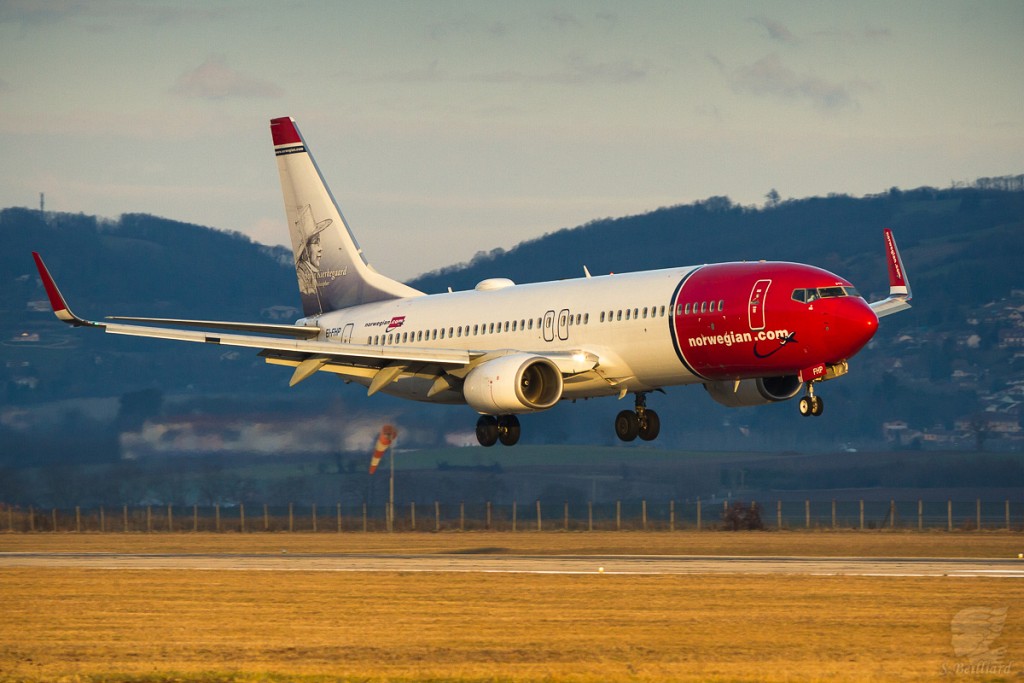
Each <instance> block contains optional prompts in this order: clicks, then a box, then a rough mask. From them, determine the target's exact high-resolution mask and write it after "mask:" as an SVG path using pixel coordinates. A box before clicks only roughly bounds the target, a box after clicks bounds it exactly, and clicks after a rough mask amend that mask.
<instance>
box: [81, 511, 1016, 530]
mask: <svg viewBox="0 0 1024 683" xmlns="http://www.w3.org/2000/svg"><path fill="white" fill-rule="evenodd" d="M1007 505H1009V503H1007ZM1007 510H1009V507H1007ZM1006 527H1007V528H1009V527H1010V525H1009V524H1007V525H1006ZM106 532H107V520H106V518H105V517H104V514H103V506H102V505H100V533H101V534H103V533H106Z"/></svg>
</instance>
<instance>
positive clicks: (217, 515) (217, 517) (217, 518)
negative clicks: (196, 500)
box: [213, 503, 220, 534]
mask: <svg viewBox="0 0 1024 683" xmlns="http://www.w3.org/2000/svg"><path fill="white" fill-rule="evenodd" d="M213 525H214V528H215V529H216V530H217V533H218V534H219V533H220V503H217V504H216V505H214V506H213Z"/></svg>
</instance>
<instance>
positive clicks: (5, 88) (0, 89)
mask: <svg viewBox="0 0 1024 683" xmlns="http://www.w3.org/2000/svg"><path fill="white" fill-rule="evenodd" d="M12 89H13V88H11V84H10V83H8V82H7V81H5V80H4V79H2V78H0V93H5V92H11V90H12Z"/></svg>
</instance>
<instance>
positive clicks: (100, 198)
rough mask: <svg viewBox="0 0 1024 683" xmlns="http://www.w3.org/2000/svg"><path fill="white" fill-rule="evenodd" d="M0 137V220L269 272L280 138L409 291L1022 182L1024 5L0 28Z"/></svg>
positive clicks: (279, 239) (51, 15)
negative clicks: (294, 138)
mask: <svg viewBox="0 0 1024 683" xmlns="http://www.w3.org/2000/svg"><path fill="white" fill-rule="evenodd" d="M0 114H2V115H0V159H2V161H3V163H2V164H0V207H8V206H30V207H38V205H39V193H40V192H44V193H45V197H46V208H47V209H48V210H53V211H66V212H72V213H79V212H81V213H86V214H96V215H99V216H104V217H109V218H116V217H117V216H119V215H120V214H122V213H131V212H142V213H151V214H155V215H159V216H164V217H167V218H171V219H175V220H180V221H187V222H190V223H197V224H200V225H208V226H211V227H216V228H220V229H225V230H234V231H238V232H241V233H243V234H246V235H248V236H250V237H252V238H253V239H254V240H256V241H259V242H262V243H266V244H286V243H287V239H288V238H287V231H286V225H285V216H284V207H283V203H282V200H281V194H280V189H279V184H278V177H277V166H276V162H275V160H274V156H273V150H272V146H271V139H270V133H269V120H270V119H271V118H275V117H278V116H292V117H294V118H295V120H296V122H297V123H298V126H299V128H300V130H301V131H302V133H303V135H304V137H305V138H306V142H307V143H308V145H309V147H310V149H311V151H312V152H313V155H314V157H315V158H316V160H317V164H318V165H319V167H320V170H321V172H322V173H323V175H324V177H325V178H326V179H327V182H328V184H329V185H330V187H331V189H332V191H333V193H334V196H335V197H336V199H337V200H338V202H339V204H340V205H341V209H342V212H343V214H344V215H345V217H346V219H347V221H348V222H349V224H350V226H351V228H352V230H353V232H354V233H355V235H356V237H357V239H358V241H359V243H360V246H361V247H362V248H363V250H364V253H365V254H366V255H367V257H368V259H369V261H370V262H371V264H373V265H374V267H375V268H376V269H377V270H379V271H381V272H383V273H385V274H387V275H390V276H392V277H396V278H398V279H409V278H412V277H414V276H416V275H417V274H420V273H423V272H427V271H430V270H434V269H437V268H440V267H443V266H446V265H451V264H455V263H459V262H463V261H467V260H469V259H471V258H472V257H473V256H474V255H475V254H476V253H478V252H481V251H484V252H486V251H491V250H492V249H495V248H498V247H501V248H506V249H507V248H509V247H512V246H514V245H515V244H517V243H519V242H521V241H524V240H527V239H532V238H536V237H539V236H541V235H543V234H545V233H549V232H554V231H556V230H559V229H561V228H566V227H575V226H577V225H581V224H584V223H587V222H589V221H591V220H595V219H600V218H606V217H619V216H626V215H634V214H638V213H645V212H647V211H651V210H654V209H657V208H659V207H664V206H672V205H677V204H686V203H690V202H693V201H697V200H701V199H705V198H707V197H710V196H722V195H724V196H728V197H730V198H731V199H732V200H733V201H735V202H738V203H740V204H744V205H758V206H760V205H763V204H764V202H765V195H766V194H767V193H768V192H769V191H770V190H772V189H775V190H777V191H778V193H779V194H780V195H781V197H782V198H801V197H808V196H816V195H825V194H828V193H842V194H850V195H854V196H862V195H865V194H873V193H877V192H883V191H886V190H888V189H889V188H890V187H894V186H896V187H901V188H904V189H909V188H914V187H920V186H923V185H930V186H936V187H947V186H949V184H950V183H951V182H952V181H961V180H973V179H975V178H978V177H986V176H998V175H1010V174H1013V175H1016V174H1020V173H1024V2H1021V0H1007V1H1001V0H984V1H982V0H971V1H968V2H960V1H950V0H928V1H926V2H920V1H914V0H908V1H906V2H892V1H891V0H885V1H884V2H872V1H870V0H869V1H865V2H849V0H842V1H839V2H829V1H821V2H791V1H787V0H778V1H774V2H742V1H707V2H704V1H701V0H695V1H691V2H680V1H675V0H673V1H667V2H659V1H654V0H630V1H629V2H625V1H622V2H602V1H600V0H590V1H587V2H579V1H578V0H577V1H573V2H562V1H559V0H552V1H550V2H533V1H529V0H517V1H516V2H507V1H505V0H502V1H500V2H490V1H487V0H477V1H474V2H427V1H418V2H393V1H388V0H379V1H375V2H372V3H369V2H362V1H359V2H345V1H337V2H328V1H324V2H319V1H313V0H310V1H307V2H288V1H277V2H272V3H271V2H249V1H241V0H240V1H237V2H187V1H178V0H176V1H174V2H162V1H160V0H154V1H152V2H120V1H114V0H92V1H89V2H86V1H77V0H49V1H45V2H44V1H42V0H38V1H34V2H33V1H27V0H0ZM880 227H881V226H880ZM566 256H567V273H569V272H570V271H571V272H572V273H575V272H576V270H578V265H579V264H577V263H575V261H573V260H572V255H571V254H568V255H566ZM679 262H680V265H684V264H686V263H689V261H688V260H687V255H686V254H680V255H679ZM496 275H500V273H499V274H496Z"/></svg>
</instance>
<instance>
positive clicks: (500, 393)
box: [462, 353, 562, 415]
mask: <svg viewBox="0 0 1024 683" xmlns="http://www.w3.org/2000/svg"><path fill="white" fill-rule="evenodd" d="M462 393H463V395H464V396H465V397H466V403H468V404H469V405H470V406H472V407H473V409H474V410H476V411H477V412H478V413H484V414H486V415H509V414H512V413H529V412H533V411H535V410H544V409H545V408H550V407H551V406H553V405H555V404H556V403H558V399H560V398H562V373H561V372H560V371H559V370H558V366H556V365H555V364H554V363H553V362H552V361H550V360H548V359H547V358H544V357H542V356H531V355H530V354H526V353H517V354H513V355H510V356H502V357H501V358H495V359H494V360H489V361H486V362H484V363H481V364H480V365H478V366H477V367H475V368H473V369H472V370H471V371H470V373H469V374H468V375H466V380H465V382H464V383H463V385H462Z"/></svg>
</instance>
